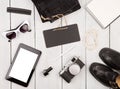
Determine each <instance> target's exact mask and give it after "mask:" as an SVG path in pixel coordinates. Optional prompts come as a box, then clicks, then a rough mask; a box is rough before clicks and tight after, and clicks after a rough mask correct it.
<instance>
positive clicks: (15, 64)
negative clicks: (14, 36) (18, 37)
mask: <svg viewBox="0 0 120 89" xmlns="http://www.w3.org/2000/svg"><path fill="white" fill-rule="evenodd" d="M40 55H41V51H39V50H37V49H34V48H32V47H30V46H27V45H25V44H20V45H19V47H18V49H17V52H16V54H15V56H14V58H13V61H12V63H11V66H10V68H9V70H8V73H7V75H6V79H7V80H9V81H12V82H15V83H17V84H20V85H23V86H25V87H27V86H28V84H29V81H30V79H31V77H32V74H33V72H34V70H35V67H36V65H37V63H38V60H39V58H40Z"/></svg>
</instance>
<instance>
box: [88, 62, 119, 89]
mask: <svg viewBox="0 0 120 89" xmlns="http://www.w3.org/2000/svg"><path fill="white" fill-rule="evenodd" d="M89 71H90V73H91V74H92V75H93V76H94V77H95V79H97V80H98V81H99V82H100V83H102V84H103V85H105V86H108V87H113V85H112V83H114V84H115V80H116V77H117V76H118V73H116V72H114V71H113V70H112V69H111V68H110V67H108V66H105V65H103V64H100V63H92V64H91V65H90V68H89ZM115 87H116V89H119V88H118V87H117V85H115Z"/></svg>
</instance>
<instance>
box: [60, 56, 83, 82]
mask: <svg viewBox="0 0 120 89" xmlns="http://www.w3.org/2000/svg"><path fill="white" fill-rule="evenodd" d="M83 66H84V63H83V62H82V61H80V59H79V58H78V57H73V58H72V59H70V60H69V61H68V62H67V63H66V65H65V66H64V68H63V69H62V70H61V71H60V73H59V74H60V76H61V77H62V78H63V79H64V80H65V81H66V82H68V83H70V82H71V79H72V78H73V77H75V76H76V75H78V74H79V72H80V70H81V69H82V68H83Z"/></svg>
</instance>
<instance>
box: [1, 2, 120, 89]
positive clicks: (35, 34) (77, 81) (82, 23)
mask: <svg viewBox="0 0 120 89" xmlns="http://www.w3.org/2000/svg"><path fill="white" fill-rule="evenodd" d="M10 1H11V3H10V4H11V6H12V7H19V8H26V9H30V10H32V15H22V14H13V13H11V19H10V14H9V13H7V12H6V8H7V7H8V6H9V0H1V2H0V11H1V12H0V31H5V30H9V29H10V25H11V28H15V27H16V26H18V25H19V24H20V23H21V22H22V21H24V20H28V21H29V22H30V25H31V29H32V32H30V33H25V34H23V33H20V34H18V36H17V38H16V39H14V40H13V41H12V42H11V45H10V43H9V42H8V41H7V40H6V39H4V38H3V37H2V36H0V42H1V45H0V53H1V55H0V70H1V71H0V89H48V88H49V89H96V88H97V89H109V88H108V87H105V86H104V85H102V84H101V83H99V82H98V81H97V80H96V79H95V78H94V77H93V76H92V75H91V74H90V72H89V66H90V64H91V63H93V62H99V63H103V62H102V61H101V59H100V58H99V55H98V53H99V51H100V50H101V49H102V48H104V47H109V45H110V47H111V48H113V49H115V50H117V51H119V52H120V47H119V44H120V40H119V32H120V31H119V29H120V18H118V19H117V20H116V21H115V22H114V23H112V25H111V26H110V38H109V27H108V28H107V29H102V28H101V27H100V26H99V25H98V23H97V22H96V21H95V20H94V19H93V18H92V16H91V15H90V14H89V13H88V12H86V10H85V9H84V8H85V4H87V3H88V2H89V1H90V0H79V1H80V3H81V5H82V9H80V10H78V11H76V12H74V13H72V14H70V15H67V16H66V19H67V22H68V25H69V24H74V23H77V24H78V27H79V33H80V37H81V41H80V42H75V43H71V44H66V45H63V46H57V47H52V48H46V46H45V41H44V37H43V30H47V29H51V28H55V27H58V26H59V25H60V20H57V21H55V22H53V23H49V22H47V23H42V22H41V19H40V16H39V14H38V12H37V10H36V8H35V13H34V7H33V3H32V2H31V0H10ZM34 14H35V16H34ZM10 20H11V21H10ZM10 22H11V24H10ZM63 22H64V21H63ZM34 25H35V27H34ZM63 25H65V23H63ZM90 30H96V31H97V34H98V39H97V41H98V46H97V48H96V49H95V50H88V49H86V48H85V32H88V31H90ZM109 39H110V40H109ZM19 43H25V44H27V45H30V46H32V47H35V48H37V49H39V50H41V51H42V55H41V57H40V61H39V62H38V65H37V68H36V71H35V73H34V74H33V76H32V79H31V81H30V83H29V86H28V87H26V88H25V87H22V86H20V85H18V84H15V83H12V84H11V83H10V82H9V81H7V80H5V75H6V73H7V71H8V68H9V66H10V60H11V58H10V57H12V58H13V57H14V54H15V52H16V50H17V47H18V45H19ZM109 43H110V44H109ZM10 49H11V51H10ZM68 50H70V52H68V53H66V51H68ZM64 53H65V55H63V56H60V55H61V54H64ZM73 56H79V57H80V59H81V60H82V61H83V62H84V63H85V66H84V68H83V69H82V70H81V72H80V74H79V75H78V76H76V77H75V78H74V79H73V80H72V81H71V83H70V84H68V83H66V82H65V81H64V80H62V78H61V77H60V76H59V72H60V70H61V68H62V66H63V65H64V64H65V63H66V62H67V61H68V60H69V59H71V58H72V57H73ZM103 64H104V63H103ZM49 66H52V67H53V70H52V71H51V72H50V74H49V76H47V77H44V76H43V75H42V71H43V70H44V69H46V68H48V67H49Z"/></svg>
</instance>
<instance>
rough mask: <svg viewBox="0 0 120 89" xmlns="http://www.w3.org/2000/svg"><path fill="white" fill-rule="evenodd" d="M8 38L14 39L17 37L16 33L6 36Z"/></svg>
mask: <svg viewBox="0 0 120 89" xmlns="http://www.w3.org/2000/svg"><path fill="white" fill-rule="evenodd" d="M6 37H7V38H8V39H14V38H15V37H16V33H15V32H10V33H7V34H6Z"/></svg>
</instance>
